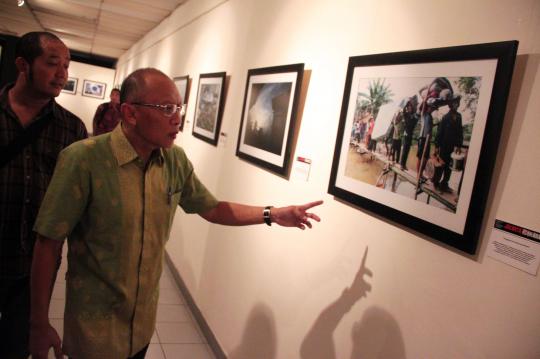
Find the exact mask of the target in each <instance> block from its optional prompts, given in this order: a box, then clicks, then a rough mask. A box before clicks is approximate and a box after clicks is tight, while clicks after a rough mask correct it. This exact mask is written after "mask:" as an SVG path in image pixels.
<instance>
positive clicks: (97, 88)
mask: <svg viewBox="0 0 540 359" xmlns="http://www.w3.org/2000/svg"><path fill="white" fill-rule="evenodd" d="M106 88H107V84H105V83H103V82H97V81H91V80H84V82H83V89H82V95H83V96H88V97H94V98H105V89H106Z"/></svg>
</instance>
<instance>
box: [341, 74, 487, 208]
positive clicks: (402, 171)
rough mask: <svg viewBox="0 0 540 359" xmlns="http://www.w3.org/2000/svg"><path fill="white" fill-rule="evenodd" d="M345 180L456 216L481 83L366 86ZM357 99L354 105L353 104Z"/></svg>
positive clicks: (439, 80)
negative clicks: (391, 193) (390, 192)
mask: <svg viewBox="0 0 540 359" xmlns="http://www.w3.org/2000/svg"><path fill="white" fill-rule="evenodd" d="M357 84H358V86H357V87H356V89H351V97H350V101H356V107H355V109H354V118H353V121H352V124H351V125H350V126H349V128H346V129H345V133H344V136H345V137H344V141H345V138H346V137H347V136H349V150H348V154H347V158H346V164H345V172H344V175H345V176H346V177H349V178H351V179H354V180H358V181H361V182H363V183H367V184H370V185H373V186H375V187H378V188H381V189H384V190H387V191H392V192H394V193H397V194H399V195H402V196H406V197H409V198H413V199H415V200H417V201H422V202H424V203H427V204H428V205H431V206H435V207H438V208H442V209H444V210H447V211H450V212H453V213H455V212H456V208H457V204H458V202H459V196H460V191H461V185H462V181H463V177H464V172H465V170H466V163H467V153H468V149H469V143H470V140H471V136H472V132H473V127H474V123H475V116H476V109H477V105H478V99H479V95H480V88H481V85H482V77H481V76H464V77H456V76H453V77H435V78H429V77H399V78H398V77H396V78H363V79H360V81H358V82H357ZM354 95H356V98H354Z"/></svg>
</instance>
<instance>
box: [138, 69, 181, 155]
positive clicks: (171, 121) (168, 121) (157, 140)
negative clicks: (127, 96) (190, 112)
mask: <svg viewBox="0 0 540 359" xmlns="http://www.w3.org/2000/svg"><path fill="white" fill-rule="evenodd" d="M141 92H142V95H141V98H139V99H138V101H137V102H139V103H147V104H154V105H168V104H176V105H179V106H180V105H181V103H182V101H181V98H180V94H179V93H178V90H177V89H176V86H175V85H174V83H173V82H172V81H171V80H170V79H169V78H166V77H163V76H159V75H155V74H152V75H149V76H148V79H147V86H145V89H143V91H141ZM134 107H135V111H136V118H137V122H136V125H135V131H136V132H137V134H138V136H139V138H141V139H142V140H143V141H144V142H145V144H146V146H148V147H150V148H152V149H158V148H170V147H171V146H172V145H173V144H174V140H175V138H176V135H177V134H178V131H179V126H180V114H179V112H176V113H175V114H174V115H172V116H167V115H165V113H164V112H163V111H161V110H160V109H158V108H151V107H145V106H134Z"/></svg>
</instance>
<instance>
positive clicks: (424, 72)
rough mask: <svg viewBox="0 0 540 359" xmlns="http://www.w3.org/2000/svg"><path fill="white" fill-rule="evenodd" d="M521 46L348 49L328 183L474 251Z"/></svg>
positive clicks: (338, 192)
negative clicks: (356, 52)
mask: <svg viewBox="0 0 540 359" xmlns="http://www.w3.org/2000/svg"><path fill="white" fill-rule="evenodd" d="M517 46H518V43H517V41H508V42H498V43H489V44H478V45H467V46H457V47H448V48H438V49H428V50H418V51H408V52H399V53H387V54H377V55H368V56H358V57H351V58H350V59H349V65H348V70H347V78H346V82H345V91H344V96H343V103H342V108H341V117H340V122H339V129H338V134H337V139H336V146H335V150H334V160H333V163H332V172H331V176H330V183H329V186H328V192H329V193H330V194H333V195H334V196H336V197H337V198H339V199H342V200H344V201H346V202H349V203H351V204H353V205H356V206H358V207H360V208H363V209H366V210H368V211H370V212H372V213H375V214H377V215H379V216H381V217H383V218H386V219H388V220H390V221H393V222H395V223H398V224H401V225H403V226H405V227H409V228H411V229H413V230H415V231H418V232H420V233H422V234H425V235H427V236H429V237H431V238H433V239H435V240H438V241H441V242H443V243H446V244H448V245H450V246H453V247H455V248H458V249H459V250H462V251H465V252H467V253H471V254H474V253H475V252H476V248H477V242H478V237H479V233H480V230H481V225H482V217H483V214H484V210H485V206H486V200H487V196H488V191H489V184H490V180H491V175H492V171H493V167H494V164H495V159H496V156H497V147H498V143H499V137H500V132H501V129H502V124H503V118H504V114H505V108H506V100H507V97H508V91H509V87H510V83H511V78H512V71H513V67H514V61H515V56H516V51H517Z"/></svg>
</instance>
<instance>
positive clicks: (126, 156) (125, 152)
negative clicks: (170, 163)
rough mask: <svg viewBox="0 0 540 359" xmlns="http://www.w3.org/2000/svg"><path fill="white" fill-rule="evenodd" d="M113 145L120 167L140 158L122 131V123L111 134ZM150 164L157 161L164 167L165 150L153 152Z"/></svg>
mask: <svg viewBox="0 0 540 359" xmlns="http://www.w3.org/2000/svg"><path fill="white" fill-rule="evenodd" d="M111 145H112V149H113V153H114V156H115V157H116V160H117V161H118V164H119V165H120V166H123V165H125V164H127V163H130V162H132V161H134V160H136V159H138V158H139V155H138V154H137V152H136V151H135V149H134V148H133V146H132V145H131V143H129V140H128V139H127V137H126V135H125V134H124V131H123V130H122V122H120V123H119V124H118V126H116V128H115V129H114V130H113V131H112V132H111ZM149 161H150V162H153V161H156V163H157V164H158V165H160V166H161V165H163V161H164V159H163V149H161V148H160V149H158V150H155V151H153V152H152V154H151V155H150V160H149Z"/></svg>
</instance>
